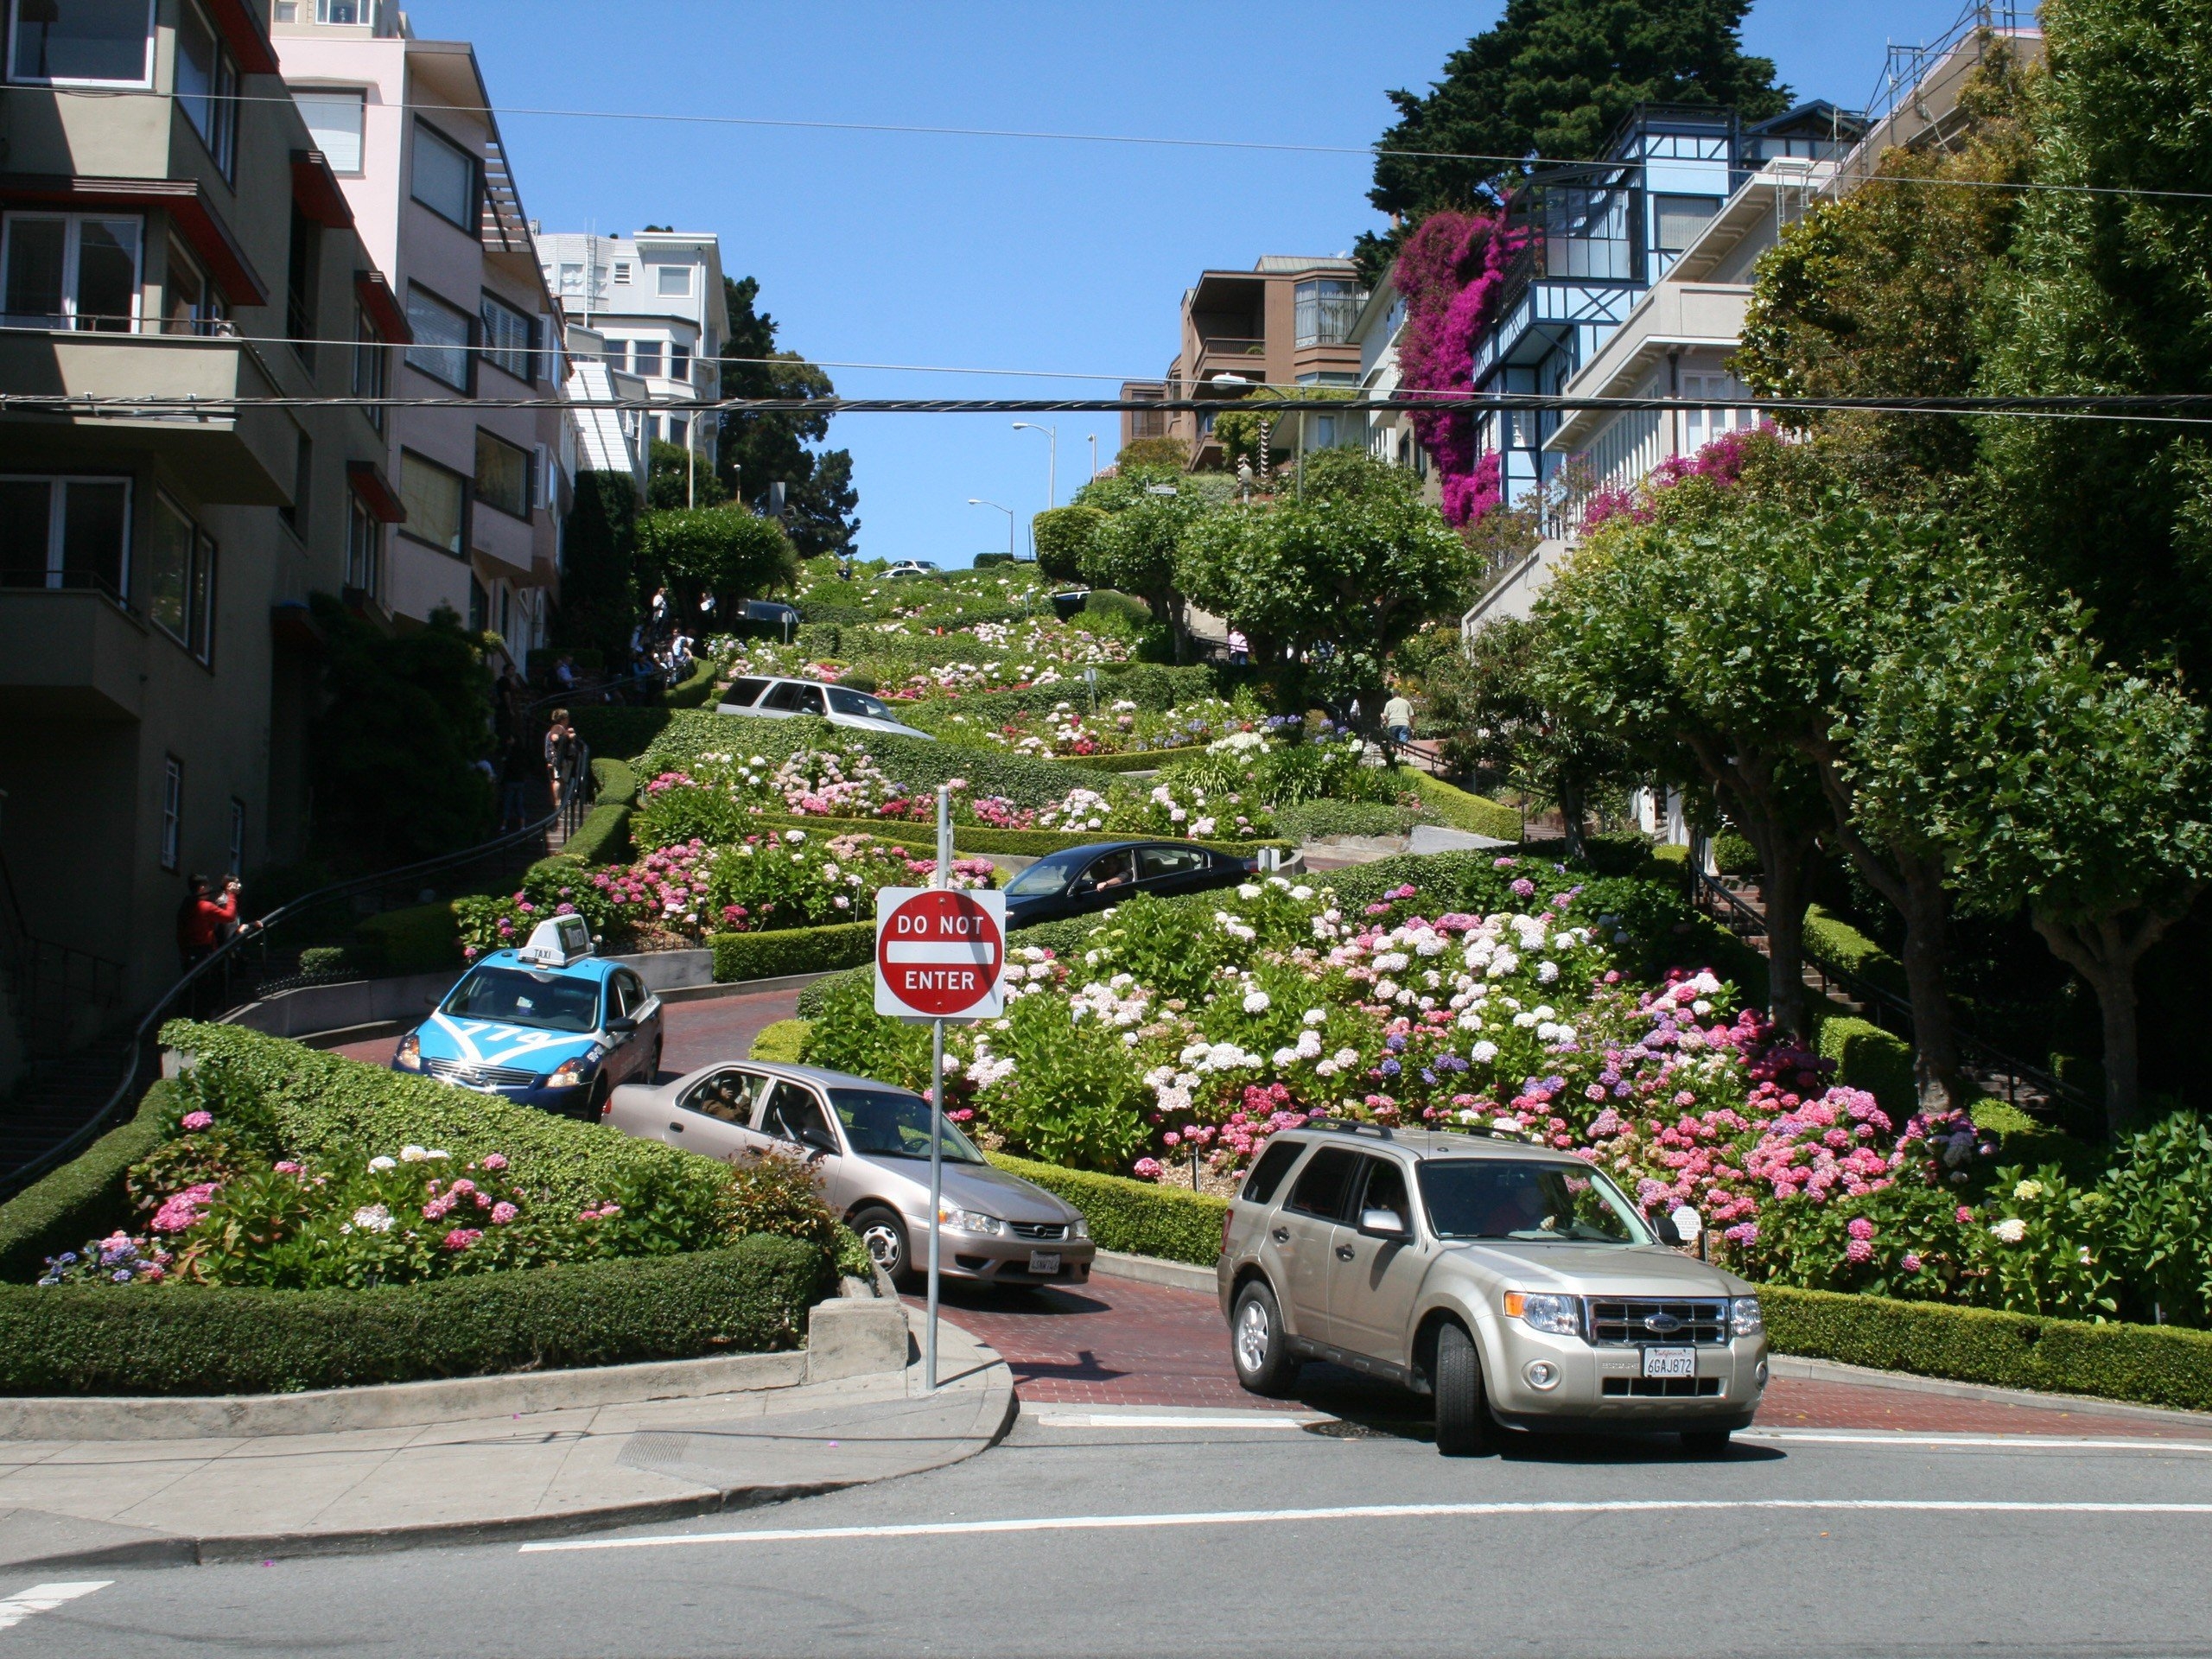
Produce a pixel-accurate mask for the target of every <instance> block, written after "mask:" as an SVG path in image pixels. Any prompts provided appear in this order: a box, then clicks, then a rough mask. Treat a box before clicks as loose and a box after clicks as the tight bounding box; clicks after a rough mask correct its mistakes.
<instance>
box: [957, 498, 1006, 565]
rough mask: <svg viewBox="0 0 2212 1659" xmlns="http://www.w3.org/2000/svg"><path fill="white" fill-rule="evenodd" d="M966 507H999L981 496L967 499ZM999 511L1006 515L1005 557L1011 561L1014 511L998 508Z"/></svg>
mask: <svg viewBox="0 0 2212 1659" xmlns="http://www.w3.org/2000/svg"><path fill="white" fill-rule="evenodd" d="M968 505H969V506H971V507H999V504H998V503H997V502H995V501H986V500H984V499H982V497H981V496H975V495H971V496H969V498H968ZM999 511H1000V512H1002V513H1004V514H1006V556H1007V558H1009V559H1011V558H1013V557H1014V509H1013V508H1012V507H999Z"/></svg>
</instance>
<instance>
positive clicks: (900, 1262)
mask: <svg viewBox="0 0 2212 1659" xmlns="http://www.w3.org/2000/svg"><path fill="white" fill-rule="evenodd" d="M848 1225H849V1226H850V1227H851V1228H852V1230H854V1231H855V1232H856V1233H858V1234H859V1235H860V1236H861V1243H863V1244H865V1245H867V1246H868V1259H869V1260H870V1261H872V1262H874V1263H875V1265H876V1266H877V1267H879V1268H882V1269H883V1271H884V1272H885V1273H886V1274H888V1275H889V1276H890V1279H891V1282H892V1283H893V1284H894V1285H898V1286H900V1287H905V1286H906V1285H909V1284H912V1282H913V1280H914V1255H913V1251H912V1249H910V1248H909V1246H908V1244H907V1242H906V1223H905V1222H904V1221H902V1220H901V1219H900V1218H899V1217H898V1216H897V1215H895V1214H894V1213H893V1212H892V1211H889V1210H887V1209H885V1208H884V1207H883V1206H882V1205H880V1204H879V1205H869V1206H868V1208H867V1209H865V1210H863V1211H860V1213H859V1214H857V1215H855V1217H853V1218H852V1220H851V1221H850V1222H849V1223H848Z"/></svg>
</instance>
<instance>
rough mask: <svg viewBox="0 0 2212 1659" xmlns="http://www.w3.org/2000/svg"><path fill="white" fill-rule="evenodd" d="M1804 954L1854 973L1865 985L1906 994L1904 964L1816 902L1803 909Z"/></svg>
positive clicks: (1830, 965)
mask: <svg viewBox="0 0 2212 1659" xmlns="http://www.w3.org/2000/svg"><path fill="white" fill-rule="evenodd" d="M1805 954H1806V955H1807V956H1808V957H1818V958H1819V959H1820V960H1821V961H1822V962H1824V963H1827V965H1828V966H1829V967H1831V968H1840V969H1843V971H1844V972H1846V973H1847V974H1856V975H1858V976H1859V978H1861V979H1863V980H1865V981H1866V982H1867V983H1868V984H1870V985H1874V986H1878V987H1879V988H1881V989H1883V990H1885V991H1890V992H1893V993H1894V994H1896V995H1898V996H1904V995H1906V994H1907V993H1906V988H1905V980H1904V963H1901V962H1899V961H1898V960H1897V958H1896V957H1893V956H1891V954H1890V953H1889V952H1888V951H1886V950H1883V949H1882V947H1881V946H1880V945H1878V944H1875V943H1874V941H1873V940H1872V939H1870V938H1867V937H1866V935H1865V934H1864V933H1861V932H1860V931H1859V930H1858V929H1857V928H1855V927H1853V926H1852V925H1850V924H1849V923H1848V922H1842V921H1838V920H1837V919H1836V918H1834V917H1833V916H1831V915H1829V914H1828V912H1826V911H1824V910H1822V909H1821V907H1820V906H1818V905H1809V906H1807V907H1806V910H1805Z"/></svg>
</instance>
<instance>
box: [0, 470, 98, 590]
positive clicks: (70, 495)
mask: <svg viewBox="0 0 2212 1659" xmlns="http://www.w3.org/2000/svg"><path fill="white" fill-rule="evenodd" d="M129 583H130V480H129V479H127V478H41V477H35V476H31V475H28V474H0V587H4V588H96V589H98V590H99V592H102V593H104V594H106V595H107V596H108V597H109V598H110V599H112V600H114V601H117V602H118V603H122V602H123V601H124V595H125V594H127V593H128V592H129V591H130V588H129Z"/></svg>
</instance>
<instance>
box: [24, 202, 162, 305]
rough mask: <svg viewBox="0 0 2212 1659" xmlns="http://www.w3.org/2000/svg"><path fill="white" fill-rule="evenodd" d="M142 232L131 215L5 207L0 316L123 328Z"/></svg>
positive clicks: (133, 297) (135, 291)
mask: <svg viewBox="0 0 2212 1659" xmlns="http://www.w3.org/2000/svg"><path fill="white" fill-rule="evenodd" d="M142 242H143V230H142V226H141V224H140V221H139V220H138V219H135V218H132V219H116V218H111V217H109V216H107V215H105V214H100V213H10V214H9V215H8V216H7V219H6V221H5V223H4V226H0V323H4V324H5V325H6V326H7V327H10V328H88V329H93V330H97V331H99V332H100V333H103V334H129V333H130V332H131V330H132V328H133V327H134V326H135V325H136V324H137V321H138V303H139V271H140V267H141V256H142V251H143V250H142V246H141V245H142Z"/></svg>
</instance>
